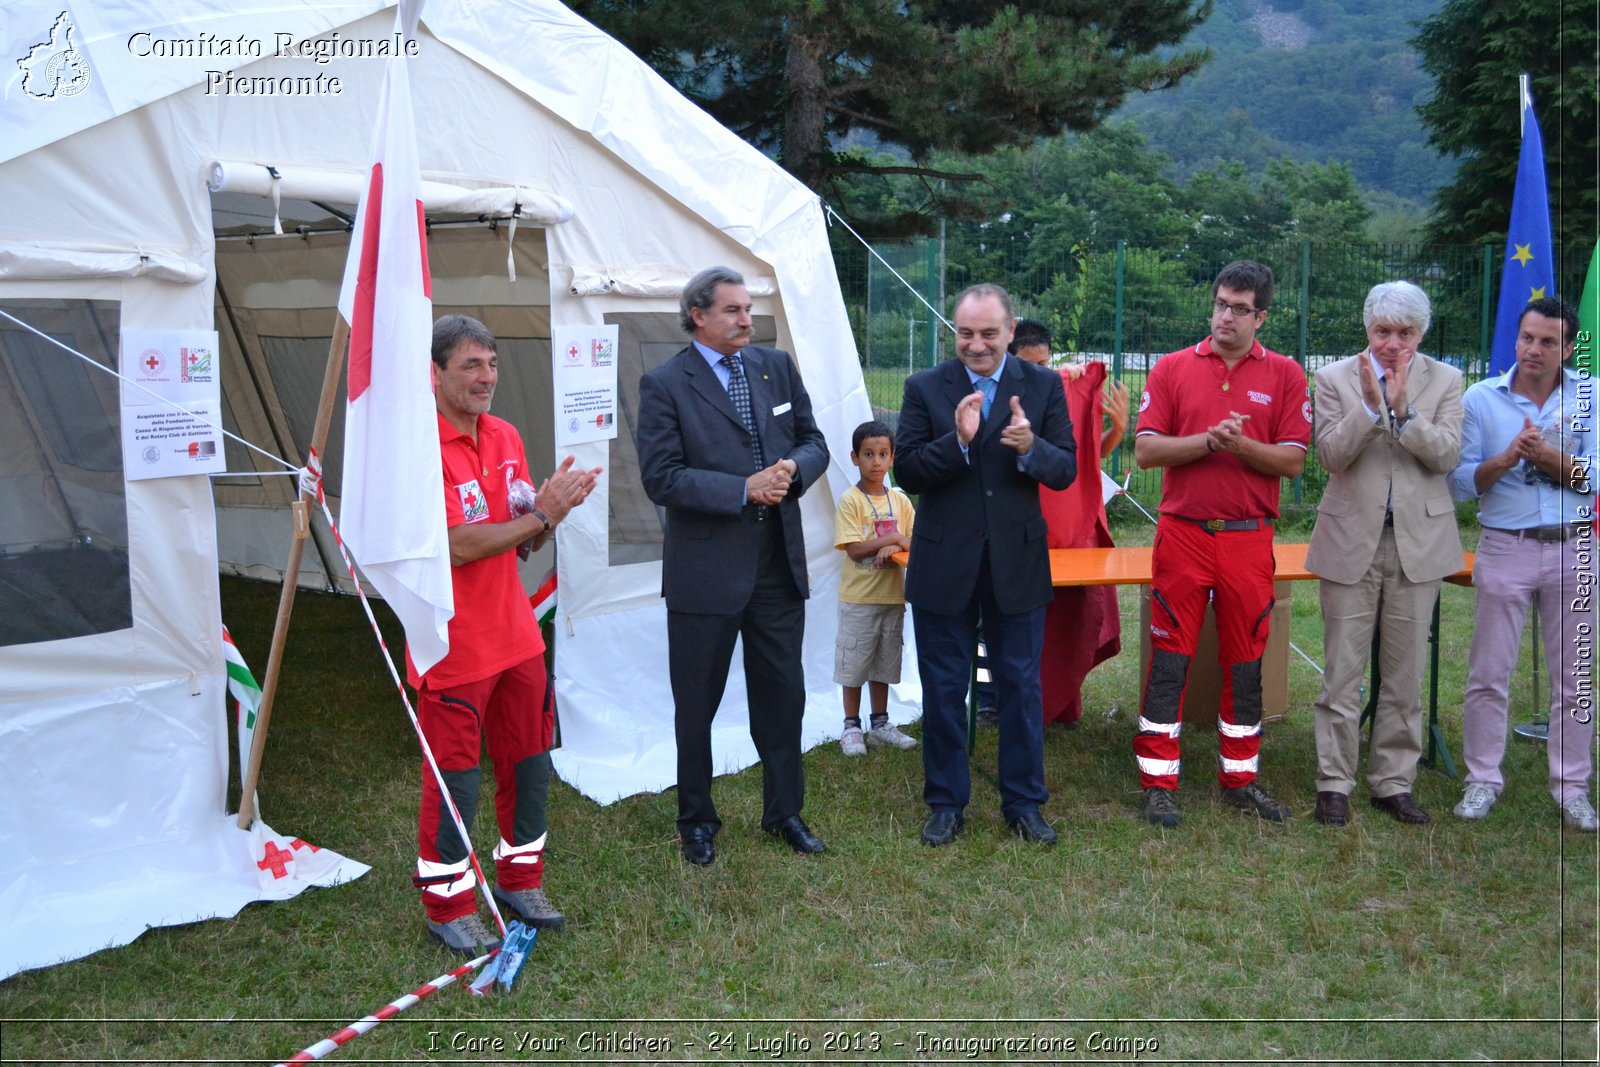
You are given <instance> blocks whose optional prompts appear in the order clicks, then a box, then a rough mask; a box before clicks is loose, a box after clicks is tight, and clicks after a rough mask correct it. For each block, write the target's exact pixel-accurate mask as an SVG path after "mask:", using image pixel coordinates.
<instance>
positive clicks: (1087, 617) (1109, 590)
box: [1039, 363, 1122, 725]
mask: <svg viewBox="0 0 1600 1067" xmlns="http://www.w3.org/2000/svg"><path fill="white" fill-rule="evenodd" d="M1061 380H1062V384H1063V385H1064V386H1065V387H1066V391H1067V408H1068V411H1069V412H1070V413H1071V415H1072V432H1073V437H1074V438H1075V439H1076V441H1077V444H1078V477H1077V479H1076V480H1075V481H1074V482H1073V483H1072V484H1071V485H1070V486H1068V487H1067V488H1066V489H1064V490H1060V491H1057V490H1054V489H1046V488H1044V487H1043V486H1041V487H1040V488H1039V506H1040V508H1041V509H1042V510H1043V511H1044V518H1045V522H1046V523H1047V524H1048V525H1049V528H1050V532H1049V544H1050V547H1051V548H1110V547H1111V545H1112V541H1111V528H1110V526H1109V525H1108V524H1107V522H1106V506H1105V503H1104V502H1103V501H1102V500H1101V499H1100V427H1101V418H1102V409H1101V401H1100V390H1101V387H1102V386H1104V385H1105V381H1106V368H1105V365H1104V364H1101V363H1090V364H1088V365H1087V367H1085V369H1084V373H1083V376H1082V377H1080V378H1079V379H1078V380H1077V381H1073V380H1072V379H1070V378H1068V377H1067V375H1066V372H1065V371H1063V372H1062V374H1061ZM1120 651H1122V620H1121V616H1120V615H1119V614H1118V611H1117V591H1116V588H1115V587H1114V586H1108V585H1102V586H1088V587H1083V588H1073V589H1057V590H1056V594H1055V599H1054V600H1053V601H1052V602H1051V604H1050V607H1049V608H1047V609H1046V611H1045V616H1044V655H1043V656H1042V657H1041V659H1040V662H1039V681H1040V684H1041V686H1042V688H1043V689H1044V721H1045V724H1046V725H1049V724H1050V723H1053V722H1061V723H1069V724H1070V723H1075V722H1077V721H1078V719H1079V718H1080V717H1082V715H1083V693H1082V689H1083V679H1084V678H1085V677H1086V676H1087V675H1088V673H1089V671H1090V670H1092V669H1093V668H1094V667H1095V665H1096V664H1098V663H1103V662H1105V661H1106V660H1108V659H1110V658H1111V657H1112V656H1115V655H1116V654H1117V653H1118V652H1120Z"/></svg>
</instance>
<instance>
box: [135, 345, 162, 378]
mask: <svg viewBox="0 0 1600 1067" xmlns="http://www.w3.org/2000/svg"><path fill="white" fill-rule="evenodd" d="M139 362H140V363H143V364H144V369H145V370H147V371H149V372H150V373H151V374H154V373H155V372H156V371H158V370H160V369H161V353H160V352H157V351H156V350H155V349H153V348H152V349H151V350H150V351H148V352H146V353H145V354H144V358H143V359H141V360H140V361H139Z"/></svg>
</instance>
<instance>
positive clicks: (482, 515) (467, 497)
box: [406, 415, 544, 689]
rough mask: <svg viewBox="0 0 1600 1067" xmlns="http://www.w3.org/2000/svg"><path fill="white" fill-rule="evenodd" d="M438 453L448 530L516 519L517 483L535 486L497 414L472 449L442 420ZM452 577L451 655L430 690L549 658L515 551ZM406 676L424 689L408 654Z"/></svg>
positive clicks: (514, 437)
mask: <svg viewBox="0 0 1600 1067" xmlns="http://www.w3.org/2000/svg"><path fill="white" fill-rule="evenodd" d="M439 452H440V458H441V460H442V461H443V463H444V483H443V489H444V507H445V524H446V525H447V526H450V527H455V526H461V525H463V524H466V523H473V522H510V521H511V518H512V516H511V505H510V503H509V502H508V501H507V494H508V491H509V489H510V486H511V481H512V479H514V478H520V479H522V480H523V481H525V482H529V483H530V484H531V483H532V482H533V478H532V477H531V476H530V475H529V473H528V460H527V457H526V455H525V454H524V453H523V450H522V437H521V436H520V435H519V434H518V433H517V431H516V428H515V427H514V426H512V425H511V424H510V423H509V422H506V421H505V420H504V419H497V418H495V417H494V416H493V415H479V416H478V441H477V444H473V441H472V438H470V437H468V436H467V435H466V434H464V433H461V432H460V431H459V430H457V429H456V428H455V427H453V426H451V425H450V424H449V423H448V422H446V421H445V420H444V418H443V417H442V416H441V417H440V418H439ZM450 575H451V581H452V587H453V588H454V590H455V603H456V613H455V616H454V617H453V618H452V619H451V620H450V653H449V655H447V656H445V658H444V659H442V660H440V661H439V662H438V663H436V664H434V665H433V668H432V669H431V670H429V671H428V678H427V680H428V684H429V685H430V686H431V687H433V688H434V689H444V688H447V687H450V686H457V685H465V684H467V683H468V682H475V681H478V680H479V679H482V678H488V677H491V676H493V675H496V674H498V673H500V672H501V671H503V670H506V669H507V668H509V667H513V666H515V665H516V664H518V663H521V662H522V661H523V660H526V659H530V658H532V657H534V656H539V655H542V654H543V653H544V637H543V636H542V635H541V634H540V633H539V622H538V620H537V619H535V618H534V617H533V607H532V605H531V604H529V603H528V594H527V592H526V591H525V590H524V589H523V588H522V579H521V577H520V576H519V575H518V574H517V554H516V552H515V551H514V550H512V549H509V548H508V549H506V550H505V551H504V552H501V553H500V554H499V555H496V556H489V557H487V558H485V559H480V560H474V561H473V562H471V563H466V564H463V565H461V566H459V567H452V568H451V569H450ZM406 675H407V677H408V678H409V680H410V682H411V685H412V686H413V688H420V682H421V679H419V678H418V677H417V672H416V668H415V667H414V666H413V665H412V663H411V657H410V655H409V654H408V655H407V656H406Z"/></svg>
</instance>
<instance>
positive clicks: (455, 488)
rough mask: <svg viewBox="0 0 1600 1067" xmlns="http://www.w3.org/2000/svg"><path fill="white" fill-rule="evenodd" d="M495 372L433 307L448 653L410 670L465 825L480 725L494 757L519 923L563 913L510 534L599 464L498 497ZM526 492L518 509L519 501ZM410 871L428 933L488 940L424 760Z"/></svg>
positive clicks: (540, 531)
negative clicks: (450, 612) (549, 868)
mask: <svg viewBox="0 0 1600 1067" xmlns="http://www.w3.org/2000/svg"><path fill="white" fill-rule="evenodd" d="M498 376H499V357H498V356H497V355H496V352H495V339H494V335H493V334H491V333H490V332H489V330H488V328H487V327H486V326H484V325H483V323H481V322H479V321H478V320H477V319H473V318H468V317H467V316H465V315H446V316H444V317H443V318H441V319H440V320H439V321H438V322H437V323H435V324H434V328H433V392H434V401H435V403H436V405H437V406H438V409H439V450H440V453H441V456H442V459H443V462H444V501H445V516H446V524H447V525H448V527H449V530H450V535H449V536H450V566H451V571H450V574H451V580H452V585H453V588H454V592H455V617H454V618H452V619H451V620H450V651H449V653H448V654H447V655H446V656H445V658H444V659H442V660H440V661H439V662H438V663H436V664H434V665H433V666H432V667H431V668H429V670H428V673H427V674H425V675H423V676H422V677H420V678H419V677H417V674H416V670H415V668H414V667H412V666H411V664H410V659H409V657H408V658H407V670H408V672H409V674H410V680H411V684H412V685H413V686H415V687H416V689H417V717H418V720H419V721H420V722H421V724H422V732H423V734H424V736H426V737H427V739H428V746H429V747H430V748H431V749H432V750H433V755H434V758H435V759H436V760H437V761H438V764H439V770H440V771H441V772H442V774H443V777H444V780H445V784H446V785H447V786H448V787H449V790H450V797H451V799H452V800H454V801H455V805H456V808H457V809H458V810H459V811H460V812H461V817H462V820H463V821H464V822H465V823H466V825H467V826H469V827H470V826H471V825H472V819H473V815H474V813H475V812H476V811H477V807H478V760H479V752H480V748H481V746H482V743H483V742H482V739H481V737H482V735H485V734H486V735H487V736H488V742H489V756H490V758H491V759H493V760H494V765H495V815H496V818H497V820H498V822H499V825H500V842H499V844H498V845H496V847H495V850H494V860H495V886H494V896H495V899H496V900H497V901H499V902H500V904H501V905H502V906H504V907H506V908H508V909H509V910H510V911H512V912H513V913H515V915H516V917H517V918H519V919H521V920H522V921H523V922H525V923H527V924H528V925H530V926H537V927H543V928H546V929H554V928H559V927H560V926H561V925H562V924H563V923H564V921H565V920H564V919H563V917H562V915H561V913H560V912H559V911H557V910H556V909H555V907H554V906H552V905H551V903H550V898H549V897H548V896H546V895H545V891H544V890H543V889H542V888H540V885H541V882H542V879H543V874H544V846H545V837H546V832H545V830H546V824H545V801H546V797H547V794H548V792H549V788H550V773H551V766H550V743H551V738H552V735H553V733H554V728H555V710H554V708H553V706H552V704H551V699H550V698H551V694H550V692H549V689H548V685H547V683H548V680H549V679H548V676H547V674H546V672H545V665H544V639H543V638H542V637H541V636H540V634H539V625H538V623H537V622H536V621H535V619H534V617H533V608H532V606H531V605H530V604H529V603H528V596H527V593H526V592H525V591H524V590H523V588H522V582H521V581H520V580H519V578H518V576H517V553H516V549H517V546H519V545H523V544H529V545H531V547H533V548H538V547H539V546H540V545H541V544H543V543H544V541H545V540H546V539H547V538H548V537H549V536H550V531H551V530H552V529H554V528H555V526H556V524H557V523H559V522H560V521H561V520H562V519H564V518H565V517H566V516H567V513H568V512H569V511H571V510H572V509H573V508H574V507H576V506H577V505H579V504H581V503H582V502H583V500H584V498H585V497H587V496H588V495H589V493H590V491H592V490H593V489H594V486H595V479H596V478H597V477H598V475H599V473H600V471H599V468H596V469H594V470H587V471H585V470H577V471H574V470H573V469H572V457H571V456H568V457H567V459H566V461H565V462H564V463H562V464H561V466H560V467H559V468H557V470H556V472H555V473H554V474H552V475H551V476H550V477H549V478H547V479H546V480H545V483H544V485H542V486H540V487H539V490H538V492H537V494H535V495H534V499H533V500H532V501H531V502H527V501H526V496H527V492H526V491H527V489H528V487H529V486H527V485H525V486H522V487H519V494H520V495H521V497H522V500H521V501H520V502H519V504H518V506H517V507H515V508H514V507H513V505H512V503H511V499H510V498H511V495H512V485H513V483H515V482H524V483H529V484H530V485H531V481H532V479H531V477H530V475H529V471H528V460H527V456H526V455H525V454H524V452H523V449H522V438H521V437H520V436H519V435H518V434H517V431H516V430H515V429H514V428H513V427H512V425H511V424H510V423H508V422H505V421H504V420H502V419H497V418H495V417H494V416H493V415H490V414H489V404H490V402H491V401H492V400H493V399H494V389H495V383H496V381H497V379H498ZM530 504H531V507H530ZM417 851H418V859H417V876H418V881H419V882H420V883H421V884H422V885H423V887H424V888H423V894H422V899H423V903H424V905H425V906H426V908H427V913H428V932H429V934H430V935H431V936H432V937H433V938H435V939H436V940H438V941H442V942H443V943H444V944H445V945H446V946H447V947H449V948H450V949H452V950H454V951H456V952H460V953H464V954H472V953H474V952H475V951H476V948H477V946H478V945H479V944H483V945H485V946H487V947H493V946H495V945H497V944H498V943H499V939H498V938H497V937H496V936H495V935H494V934H493V933H492V932H491V931H490V930H489V928H488V927H487V926H486V925H485V924H484V922H483V920H482V919H481V918H479V916H478V910H477V906H478V901H477V896H476V894H475V892H474V891H475V889H476V887H477V877H476V876H475V875H474V874H473V872H472V869H471V864H470V860H469V858H468V856H467V846H466V844H465V843H464V842H463V841H462V840H461V837H460V835H459V834H458V833H457V832H456V828H455V825H454V824H453V822H452V821H451V819H450V813H449V809H448V808H447V807H446V806H445V803H444V798H443V796H441V795H440V792H439V787H438V783H437V782H436V781H435V780H434V777H433V773H432V772H431V771H430V770H429V769H428V768H427V767H426V765H424V767H423V772H422V808H421V814H420V817H419V820H418V830H417Z"/></svg>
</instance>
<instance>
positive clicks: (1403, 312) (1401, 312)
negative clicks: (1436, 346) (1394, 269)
mask: <svg viewBox="0 0 1600 1067" xmlns="http://www.w3.org/2000/svg"><path fill="white" fill-rule="evenodd" d="M1361 321H1362V322H1363V323H1364V324H1365V325H1366V327H1367V329H1369V330H1370V329H1371V328H1372V324H1373V323H1375V322H1385V323H1388V324H1389V325H1391V326H1414V327H1416V329H1417V333H1418V334H1419V335H1421V334H1425V333H1427V332H1428V323H1430V322H1432V321H1433V309H1432V307H1431V306H1430V305H1429V303H1428V294H1427V293H1425V292H1423V291H1422V290H1421V289H1420V288H1418V287H1417V286H1415V285H1412V284H1411V283H1410V282H1380V283H1378V284H1377V285H1374V286H1373V287H1372V291H1371V292H1370V293H1368V294H1367V300H1366V303H1364V304H1362V305H1361Z"/></svg>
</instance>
